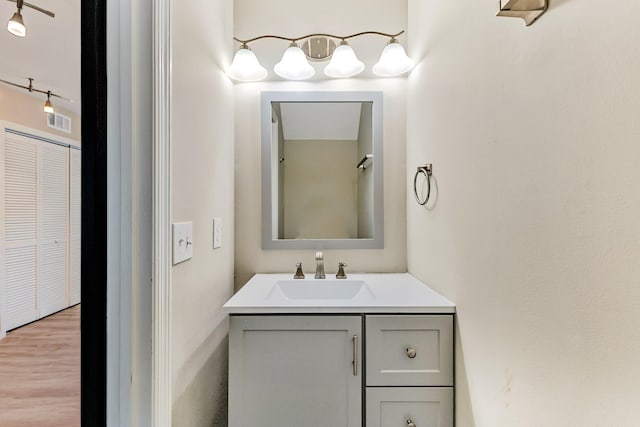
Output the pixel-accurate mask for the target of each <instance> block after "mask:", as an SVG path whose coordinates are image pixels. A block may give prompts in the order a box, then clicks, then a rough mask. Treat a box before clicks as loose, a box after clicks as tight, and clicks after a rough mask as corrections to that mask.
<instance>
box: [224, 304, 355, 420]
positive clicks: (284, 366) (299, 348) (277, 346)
mask: <svg viewBox="0 0 640 427" xmlns="http://www.w3.org/2000/svg"><path fill="white" fill-rule="evenodd" d="M361 342H362V317H361V316H357V315H355V316H231V323H230V331H229V354H230V357H229V426H230V427H257V426H259V427H283V426H298V425H300V426H310V427H314V426H315V427H327V426H334V427H361V426H362V371H361V367H362V360H361V355H362V351H361Z"/></svg>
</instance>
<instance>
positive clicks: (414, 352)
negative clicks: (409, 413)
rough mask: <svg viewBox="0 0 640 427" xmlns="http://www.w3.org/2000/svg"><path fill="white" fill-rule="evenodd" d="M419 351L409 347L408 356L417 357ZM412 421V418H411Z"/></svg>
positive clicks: (410, 357)
mask: <svg viewBox="0 0 640 427" xmlns="http://www.w3.org/2000/svg"><path fill="white" fill-rule="evenodd" d="M417 354H418V353H417V352H416V350H415V349H414V348H413V347H407V357H408V358H409V359H413V358H414V357H416V355H417ZM409 421H411V420H409Z"/></svg>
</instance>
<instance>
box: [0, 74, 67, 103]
mask: <svg viewBox="0 0 640 427" xmlns="http://www.w3.org/2000/svg"><path fill="white" fill-rule="evenodd" d="M27 79H28V80H29V86H24V85H21V84H18V83H13V82H10V81H8V80H3V79H0V82H2V83H5V84H8V85H11V86H15V87H19V88H21V89H26V90H28V91H29V92H37V93H42V94H44V95H47V96H53V97H55V98H60V99H63V100H65V101H67V102H73V100H71V99H68V98H65V97H64V96H61V95H58V94H57V93H53V92H51V91H50V90H41V89H36V88H35V87H33V78H31V77H27Z"/></svg>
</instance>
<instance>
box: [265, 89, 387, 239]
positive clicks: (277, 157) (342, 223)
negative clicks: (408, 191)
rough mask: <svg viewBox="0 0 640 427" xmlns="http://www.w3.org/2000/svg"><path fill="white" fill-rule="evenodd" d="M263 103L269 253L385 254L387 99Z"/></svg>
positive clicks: (325, 95) (324, 96)
mask: <svg viewBox="0 0 640 427" xmlns="http://www.w3.org/2000/svg"><path fill="white" fill-rule="evenodd" d="M261 102H262V104H261V138H262V213H263V215H262V218H263V220H262V247H263V248H265V249H376V248H382V247H383V246H384V242H383V199H382V198H383V188H382V187H383V184H382V183H383V180H382V160H383V159H382V117H383V116H382V92H263V93H262V100H261Z"/></svg>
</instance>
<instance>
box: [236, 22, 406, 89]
mask: <svg viewBox="0 0 640 427" xmlns="http://www.w3.org/2000/svg"><path fill="white" fill-rule="evenodd" d="M403 33H404V31H400V32H399V33H396V34H387V33H381V32H378V31H364V32H361V33H356V34H350V35H348V36H338V35H335V34H325V33H316V34H307V35H306V36H302V37H296V38H290V37H283V36H276V35H264V36H259V37H254V38H252V39H248V40H241V39H238V38H236V37H234V38H233V39H234V40H235V41H237V42H238V43H240V48H239V49H238V51H237V52H236V54H235V56H234V57H233V62H232V63H231V66H230V67H229V68H228V69H227V75H228V76H229V77H231V78H232V79H234V80H238V81H242V82H253V81H259V80H262V79H264V78H266V77H267V74H268V73H267V70H266V69H265V68H264V67H263V66H262V65H260V62H259V61H258V58H257V57H256V56H255V54H254V53H253V52H252V51H251V50H250V49H249V43H253V42H254V41H257V40H261V39H267V38H273V39H280V40H286V41H288V42H289V43H290V44H289V47H288V48H287V49H286V50H285V52H284V54H283V55H282V59H281V60H280V62H278V63H277V64H276V65H275V67H274V72H275V73H276V74H277V75H278V76H280V77H282V78H284V79H288V80H306V79H309V78H311V77H313V75H314V74H315V70H314V68H313V67H312V66H311V64H309V61H308V60H309V59H311V60H313V61H324V60H329V59H331V62H329V64H328V65H327V66H326V67H325V68H324V74H325V75H326V76H328V77H332V78H347V77H353V76H356V75H358V74H360V73H361V72H362V71H363V70H364V64H363V63H362V62H361V61H360V60H359V59H358V57H357V56H356V53H355V52H354V50H353V49H352V48H351V46H349V44H348V43H347V39H351V38H354V37H359V36H363V35H366V34H375V35H380V36H384V37H389V39H390V40H389V43H388V44H387V46H386V47H385V48H384V50H383V51H382V54H381V55H380V59H379V60H378V62H377V63H376V64H375V65H374V66H373V69H372V71H373V73H374V74H376V75H377V76H380V77H395V76H399V75H401V74H404V73H406V72H408V71H410V70H411V69H412V68H413V67H414V65H415V63H414V61H413V60H412V59H411V58H409V57H408V56H407V53H406V52H405V50H404V47H402V45H401V44H400V43H399V42H398V40H397V39H396V37H398V36H399V35H401V34H403ZM332 39H336V40H339V41H340V44H339V45H338V46H336V43H335V41H334V40H332ZM301 40H306V41H305V42H304V44H303V45H302V48H301V47H300V46H298V42H299V41H301Z"/></svg>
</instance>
